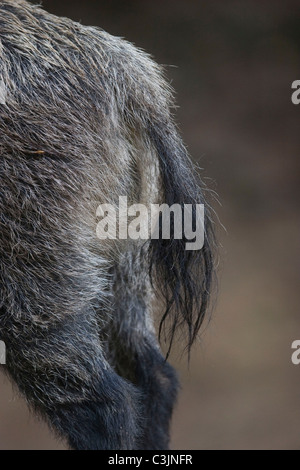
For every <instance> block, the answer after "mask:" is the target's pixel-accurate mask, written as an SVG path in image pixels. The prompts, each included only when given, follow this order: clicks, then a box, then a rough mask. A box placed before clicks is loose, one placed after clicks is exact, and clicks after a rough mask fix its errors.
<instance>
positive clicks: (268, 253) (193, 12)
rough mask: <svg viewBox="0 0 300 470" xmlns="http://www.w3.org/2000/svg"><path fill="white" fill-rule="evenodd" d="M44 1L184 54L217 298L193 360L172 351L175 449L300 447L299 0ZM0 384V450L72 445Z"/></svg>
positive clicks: (187, 122) (181, 83) (179, 68)
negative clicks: (213, 195)
mask: <svg viewBox="0 0 300 470" xmlns="http://www.w3.org/2000/svg"><path fill="white" fill-rule="evenodd" d="M43 3H44V6H45V8H46V9H48V10H49V11H51V12H53V13H55V14H58V15H65V16H69V17H71V18H73V19H75V20H81V21H82V23H84V24H96V25H99V26H101V27H102V28H104V29H106V30H107V31H108V32H110V33H112V34H115V35H119V36H123V37H126V38H127V39H128V40H130V41H132V42H134V43H135V44H136V45H138V46H140V47H142V48H144V49H146V50H147V51H148V52H150V53H151V54H152V55H153V56H154V57H155V59H156V60H157V61H158V62H159V63H162V64H167V65H175V66H176V67H168V68H167V72H168V76H169V78H170V80H171V81H172V84H173V86H174V87H175V89H176V91H177V102H178V104H179V106H180V108H179V110H178V122H179V124H180V127H181V130H182V134H183V136H184V140H185V142H186V143H187V145H188V147H189V149H190V152H191V154H192V156H193V158H195V159H196V160H197V161H199V162H200V164H201V167H202V168H204V170H203V176H204V177H205V178H207V182H208V184H209V186H210V187H211V188H212V189H213V190H215V191H217V193H218V195H219V199H220V201H221V203H222V206H218V205H217V204H216V206H215V207H216V210H217V212H218V215H219V217H220V220H221V222H222V224H224V226H225V227H226V230H227V232H225V231H224V230H223V229H221V228H220V230H219V232H220V240H221V243H222V250H221V263H220V281H219V298H218V304H217V307H216V310H215V312H214V315H213V319H212V322H211V324H210V326H209V328H208V329H207V330H206V331H205V333H204V334H203V337H202V342H201V345H199V346H198V347H196V348H195V349H194V351H193V355H192V361H191V364H190V367H189V369H188V368H187V361H186V358H180V355H179V353H178V354H177V353H175V354H173V357H172V362H173V363H175V364H176V367H177V368H178V369H179V372H180V375H181V379H182V392H181V395H180V399H179V402H178V406H177V410H176V413H175V416H174V420H173V431H172V448H174V449H297V448H299V447H300V365H299V366H295V365H293V364H292V363H291V353H292V350H291V343H292V341H293V340H295V339H300V318H299V310H298V309H299V303H298V300H299V254H300V253H299V235H300V219H299V212H298V205H299V180H298V177H299V161H300V160H299V152H300V132H299V123H300V105H299V106H295V105H293V104H292V102H291V93H292V91H291V83H292V82H293V81H294V80H296V79H300V68H299V65H300V5H299V1H298V0H297V1H296V0H295V1H292V0H286V1H285V2H283V1H279V0H272V1H265V2H258V1H244V0H242V1H240V0H239V1H238V0H237V1H233V0H229V1H227V2H222V1H210V2H203V1H191V0H190V1H188V0H185V1H183V0H182V1H180V0H163V1H161V0H160V1H158V0H152V1H145V0H139V1H133V0H132V1H118V0H112V1H103V0H99V1H85V2H81V1H75V0H66V1H61V0H59V1H55V0H53V1H51V0H48V1H46V0H44V2H43ZM0 390H1V398H0V449H57V448H64V446H63V444H60V443H58V442H57V441H56V440H55V439H54V438H53V437H52V436H51V435H50V433H49V431H48V430H47V428H46V426H45V425H44V424H42V423H39V422H37V421H36V419H35V418H33V417H30V416H29V413H28V411H27V409H26V406H25V405H24V402H23V401H22V400H21V399H20V398H19V397H18V396H17V395H16V393H14V392H13V391H12V389H11V386H10V385H9V383H8V382H7V380H6V379H5V378H4V377H3V375H1V376H0Z"/></svg>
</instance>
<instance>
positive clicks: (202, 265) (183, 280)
mask: <svg viewBox="0 0 300 470" xmlns="http://www.w3.org/2000/svg"><path fill="white" fill-rule="evenodd" d="M149 137H150V139H151V141H152V143H153V145H154V147H155V149H156V151H157V154H158V157H159V162H160V172H161V179H162V191H163V193H164V197H165V202H166V203H167V204H168V205H169V206H171V205H172V204H174V203H175V204H180V205H181V206H182V207H183V205H184V204H192V205H193V208H195V205H196V204H204V205H205V219H204V225H205V239H204V246H203V247H202V249H201V250H197V251H196V250H195V251H194V250H190V251H189V250H186V242H187V239H186V238H185V236H184V235H183V237H182V239H175V238H174V233H172V227H171V237H170V240H164V239H161V237H160V238H159V239H158V240H151V244H150V276H151V279H152V284H153V285H154V287H155V289H156V291H157V292H159V293H160V295H161V296H162V297H163V298H164V301H165V312H164V314H163V317H162V319H161V321H160V326H159V338H160V339H161V335H162V331H165V327H166V325H167V323H168V321H167V320H169V319H171V326H170V330H169V332H168V336H169V347H168V350H167V356H166V357H167V358H168V356H169V354H170V350H171V347H172V344H173V340H174V337H175V333H176V331H177V330H178V328H179V329H180V328H181V327H185V328H187V340H188V341H187V350H188V355H189V354H190V349H191V346H192V344H193V343H194V341H195V339H196V338H197V335H198V333H199V330H200V327H201V325H202V323H203V320H204V317H205V314H206V312H207V310H208V306H209V301H210V296H211V291H212V284H213V278H214V246H215V241H214V230H213V223H212V220H211V216H210V210H209V207H208V206H207V205H206V204H205V198H204V194H203V190H202V189H201V188H203V184H202V182H201V180H200V177H199V175H198V174H197V171H196V168H195V167H194V165H193V164H192V162H191V160H190V158H189V156H188V153H187V150H186V148H185V146H184V144H183V142H182V140H181V138H180V137H179V134H178V132H177V130H176V128H175V126H174V124H173V123H170V122H169V123H168V124H166V125H164V126H163V125H160V126H155V127H154V126H153V125H152V126H151V127H149ZM195 217H196V214H195V211H193V223H195Z"/></svg>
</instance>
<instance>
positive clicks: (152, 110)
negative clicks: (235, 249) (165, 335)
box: [0, 0, 213, 449]
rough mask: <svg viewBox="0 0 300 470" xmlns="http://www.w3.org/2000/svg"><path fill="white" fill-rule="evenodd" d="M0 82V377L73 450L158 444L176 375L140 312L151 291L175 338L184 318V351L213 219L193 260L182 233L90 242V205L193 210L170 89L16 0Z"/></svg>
mask: <svg viewBox="0 0 300 470" xmlns="http://www.w3.org/2000/svg"><path fill="white" fill-rule="evenodd" d="M0 80H1V81H2V83H3V84H4V86H5V100H4V101H3V103H2V104H0V339H1V340H3V341H4V342H5V344H6V348H7V371H8V373H9V375H10V377H11V378H12V379H13V381H14V382H15V383H16V384H17V385H18V388H19V390H20V391H21V392H22V393H23V394H24V396H25V397H26V399H27V401H28V403H29V405H30V406H31V407H32V408H33V409H34V410H36V411H37V412H38V413H40V414H42V416H43V417H44V418H45V419H46V420H47V421H48V423H49V425H50V426H51V427H52V428H53V429H54V430H55V431H56V432H57V433H58V434H59V435H61V436H62V437H64V438H66V439H67V441H68V445H69V446H70V447H71V448H74V449H159V448H161V449H164V448H167V446H168V440H169V431H168V428H169V421H170V417H171V413H172V408H173V404H174V401H175V398H176V391H177V379H176V374H175V372H174V370H173V369H172V368H171V366H170V365H169V364H168V363H167V362H166V361H165V359H164V358H163V356H162V355H161V353H160V349H159V346H158V342H157V339H156V335H155V331H154V328H153V324H152V313H151V312H152V308H151V305H152V300H153V295H154V292H157V290H159V288H161V290H162V293H163V295H164V297H165V298H166V308H167V310H166V314H165V316H164V318H166V317H167V316H168V315H169V313H170V312H171V311H172V312H173V315H174V317H173V330H172V335H173V334H174V331H175V329H176V328H177V326H180V325H181V324H183V323H185V324H186V325H187V326H188V333H189V339H188V340H189V343H192V342H193V340H194V339H195V337H196V334H197V332H198V330H199V327H200V324H201V322H202V320H203V316H204V313H205V310H206V307H207V303H208V296H209V291H210V283H211V273H212V266H213V261H212V253H211V225H210V222H209V218H208V216H207V219H206V222H207V223H206V227H207V233H206V242H205V246H204V248H203V250H201V251H202V252H201V253H198V254H195V253H190V254H187V253H184V251H183V248H182V245H179V244H176V243H177V240H171V241H166V240H164V241H157V242H156V243H154V242H151V243H150V242H149V243H144V242H143V243H141V242H138V241H136V242H135V241H128V240H106V241H103V240H102V241H100V240H99V239H98V238H97V236H96V224H97V217H96V209H97V206H98V205H99V204H102V203H111V204H114V205H117V204H118V198H119V196H122V195H126V196H127V197H128V204H132V203H137V202H138V203H144V204H146V205H149V204H150V203H154V202H157V203H161V202H168V203H172V202H179V203H184V202H187V203H190V202H193V203H196V202H199V203H203V202H204V199H203V195H202V193H201V189H200V186H199V183H198V181H197V179H196V177H195V176H194V170H193V168H192V166H191V164H190V161H189V159H188V157H187V155H186V150H185V148H184V146H183V145H182V142H181V139H180V137H179V136H178V132H177V130H176V127H175V126H174V124H173V119H172V117H171V114H170V109H171V108H172V106H173V99H172V92H171V90H170V87H169V86H168V85H167V84H166V81H165V80H164V78H163V74H162V70H161V68H160V67H159V66H158V65H157V64H155V63H154V62H153V61H152V60H151V59H150V58H149V56H148V55H147V54H145V53H144V52H142V51H140V50H138V49H137V48H136V47H134V46H133V45H131V44H130V43H128V42H126V41H125V40H123V39H120V38H116V37H113V36H111V35H109V34H107V33H106V32H104V31H102V30H101V29H99V28H93V27H86V26H82V25H80V24H78V23H75V22H73V21H71V20H69V19H66V18H58V17H56V16H53V15H50V14H48V13H47V12H45V11H44V10H42V9H41V8H40V7H39V6H34V5H32V4H30V3H28V2H26V1H22V0H17V1H12V0H5V1H0ZM178 243H179V242H178ZM197 268H198V271H197ZM194 273H197V274H195V276H196V277H195V276H194ZM197 276H198V277H197ZM197 286H198V287H197ZM195 306H196V307H197V308H198V314H196V316H194V313H193V312H194V308H195ZM164 318H163V319H164Z"/></svg>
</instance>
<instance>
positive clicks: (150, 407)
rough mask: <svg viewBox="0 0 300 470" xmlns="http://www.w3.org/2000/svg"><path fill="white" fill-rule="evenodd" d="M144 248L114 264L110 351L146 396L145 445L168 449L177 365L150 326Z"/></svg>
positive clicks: (141, 444) (146, 447)
mask: <svg viewBox="0 0 300 470" xmlns="http://www.w3.org/2000/svg"><path fill="white" fill-rule="evenodd" d="M143 259H145V256H144V255H143V253H141V254H139V249H135V254H134V253H133V251H132V252H129V253H127V254H126V255H125V256H124V257H123V259H122V260H121V262H120V265H119V266H118V267H117V268H116V277H115V285H114V299H115V301H114V313H113V325H111V329H110V331H111V332H113V334H112V337H111V341H110V343H109V344H110V357H111V360H112V362H113V364H114V366H115V368H116V370H117V371H118V373H119V374H120V375H122V376H124V377H126V378H128V379H130V380H131V381H132V382H133V383H135V384H136V386H137V387H138V389H139V391H140V392H141V397H142V404H143V406H142V413H143V415H142V418H143V420H142V422H143V429H142V434H141V436H142V437H141V441H140V446H141V447H140V448H141V449H167V448H168V445H169V426H170V420H171V416H172V411H173V407H174V403H175V401H176V396H177V388H178V381H177V376H176V373H175V370H174V369H173V368H172V367H171V366H170V365H169V364H168V363H167V362H166V360H165V358H164V357H163V356H162V354H161V352H160V348H159V345H158V341H157V338H156V335H155V333H154V330H153V326H152V319H151V314H150V312H151V310H150V303H151V297H150V292H151V289H150V286H149V280H148V277H147V270H146V266H144V263H143Z"/></svg>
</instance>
